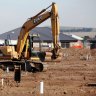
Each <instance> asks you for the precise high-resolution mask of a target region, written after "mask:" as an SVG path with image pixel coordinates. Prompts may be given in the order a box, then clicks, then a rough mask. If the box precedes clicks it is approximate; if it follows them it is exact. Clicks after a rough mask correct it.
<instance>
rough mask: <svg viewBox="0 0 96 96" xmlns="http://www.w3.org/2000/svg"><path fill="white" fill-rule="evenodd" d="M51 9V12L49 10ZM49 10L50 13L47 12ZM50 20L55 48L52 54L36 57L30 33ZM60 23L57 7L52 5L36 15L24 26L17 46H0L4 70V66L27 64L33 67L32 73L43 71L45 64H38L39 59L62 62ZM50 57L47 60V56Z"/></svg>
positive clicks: (40, 53)
mask: <svg viewBox="0 0 96 96" xmlns="http://www.w3.org/2000/svg"><path fill="white" fill-rule="evenodd" d="M50 7H51V10H48V9H49V8H50ZM47 10H48V11H47ZM48 18H50V19H51V27H52V38H53V46H54V48H53V49H52V50H51V51H50V52H37V53H36V54H37V57H34V56H33V55H32V54H33V49H32V42H31V41H32V38H33V37H30V35H29V33H30V30H32V29H33V28H35V27H36V26H37V25H39V24H41V23H42V22H44V21H46V20H47V19H48ZM58 38H59V21H58V10H57V5H56V4H55V3H52V5H50V6H49V7H47V8H46V9H43V10H42V11H41V12H39V13H38V14H36V15H35V16H33V17H31V18H29V19H28V20H27V21H26V22H25V23H24V24H23V26H22V28H21V30H20V34H19V37H18V41H17V45H16V47H15V46H10V45H8V44H5V45H3V46H0V65H1V67H2V68H3V67H4V66H6V67H7V66H12V65H13V66H15V67H16V65H17V67H18V65H20V66H22V65H24V64H26V66H27V65H29V66H31V69H30V70H32V71H34V70H37V71H42V70H43V63H42V62H36V61H35V60H37V59H38V58H39V60H41V61H43V62H44V61H56V60H57V59H58V60H57V61H60V59H59V58H60V57H61V55H60V54H59V48H60V47H59V39H58ZM47 55H48V56H49V58H50V60H48V58H47V59H46V56H47ZM32 56H33V57H32ZM17 67H16V68H17ZM17 69H18V68H17ZM21 69H22V68H21Z"/></svg>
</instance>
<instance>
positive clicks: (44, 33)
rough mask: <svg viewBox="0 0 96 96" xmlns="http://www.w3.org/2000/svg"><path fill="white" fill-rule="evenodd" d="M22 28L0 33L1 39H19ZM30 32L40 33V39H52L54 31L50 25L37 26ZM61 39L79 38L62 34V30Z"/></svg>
mask: <svg viewBox="0 0 96 96" xmlns="http://www.w3.org/2000/svg"><path fill="white" fill-rule="evenodd" d="M20 30H21V28H16V29H14V30H11V31H8V32H6V33H3V34H1V35H0V39H2V40H5V39H11V40H17V39H18V36H19V34H20ZM30 34H40V40H41V41H49V42H50V41H52V31H51V28H50V27H36V28H34V29H32V30H31V31H30ZM59 39H60V41H61V42H73V41H74V42H76V41H77V39H75V38H73V37H71V36H68V35H65V34H62V32H60V35H59Z"/></svg>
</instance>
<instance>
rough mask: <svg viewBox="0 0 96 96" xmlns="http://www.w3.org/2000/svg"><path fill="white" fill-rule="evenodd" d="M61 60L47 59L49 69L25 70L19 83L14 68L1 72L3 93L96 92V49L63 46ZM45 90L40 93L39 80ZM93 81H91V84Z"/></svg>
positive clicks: (79, 95) (86, 95)
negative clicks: (37, 71)
mask: <svg viewBox="0 0 96 96" xmlns="http://www.w3.org/2000/svg"><path fill="white" fill-rule="evenodd" d="M61 52H62V53H63V58H62V60H61V62H58V63H56V62H48V63H46V64H47V65H48V69H47V71H44V72H40V73H31V72H30V73H29V72H22V78H21V82H20V84H19V86H18V87H17V84H16V82H15V81H14V74H13V72H9V73H6V72H2V73H3V75H1V76H0V79H1V78H2V77H4V86H3V87H2V83H1V80H0V96H96V50H89V49H71V48H70V49H62V50H61ZM41 81H43V82H44V94H41V95H40V82H41ZM91 83H92V84H93V85H91V86H90V85H88V84H91Z"/></svg>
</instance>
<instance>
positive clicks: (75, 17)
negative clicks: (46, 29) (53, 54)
mask: <svg viewBox="0 0 96 96" xmlns="http://www.w3.org/2000/svg"><path fill="white" fill-rule="evenodd" d="M52 2H56V3H57V5H58V11H59V19H60V25H61V26H72V27H95V28H96V0H0V33H4V32H7V31H10V30H12V29H15V28H18V27H21V26H22V25H23V23H24V22H25V21H26V20H27V19H28V18H30V17H32V16H34V15H36V14H37V13H38V12H40V11H41V10H42V9H44V8H46V7H47V6H49V5H50V4H51V3H52ZM39 26H50V20H48V21H46V22H45V23H42V24H41V25H39Z"/></svg>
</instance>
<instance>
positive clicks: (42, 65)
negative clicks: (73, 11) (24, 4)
mask: <svg viewBox="0 0 96 96" xmlns="http://www.w3.org/2000/svg"><path fill="white" fill-rule="evenodd" d="M47 19H50V21H51V28H50V32H51V33H50V34H51V35H49V37H48V36H46V34H48V33H46V34H45V37H43V36H41V37H42V38H43V39H44V40H45V41H43V39H42V41H43V44H45V45H46V42H47V45H46V48H45V45H42V44H41V42H40V39H38V38H39V37H40V35H39V34H33V33H32V34H31V33H30V31H31V30H33V29H34V28H35V27H37V26H38V25H39V24H41V23H43V22H44V21H46V20H47ZM47 29H48V28H47ZM83 30H85V29H84V28H83ZM88 30H89V29H88ZM88 30H87V31H88ZM90 30H92V29H90ZM90 30H89V31H90ZM80 31H81V30H80ZM13 33H14V32H13ZM37 33H38V32H37ZM64 36H65V39H66V40H65V39H64ZM74 36H75V35H74ZM74 36H73V37H74ZM9 37H10V36H9ZM66 37H67V38H66ZM69 37H70V36H67V35H64V33H61V32H60V25H59V14H58V7H57V4H56V3H54V2H53V3H52V4H51V5H49V6H48V7H47V8H45V9H43V10H41V11H40V12H39V13H37V14H36V15H34V16H33V17H30V18H28V20H27V21H25V23H24V24H23V25H22V27H21V28H20V31H19V33H18V40H17V43H16V44H10V38H9V39H8V38H7V39H5V40H4V43H3V44H0V96H95V95H96V70H95V69H96V64H95V63H96V49H95V47H96V40H95V39H89V38H88V41H87V43H86V44H87V45H86V46H85V41H86V40H85V41H84V39H85V38H80V37H76V36H75V39H74V38H73V37H70V38H69ZM77 38H78V39H77ZM34 40H35V41H34ZM64 40H65V41H64ZM37 42H39V43H38V47H36V46H35V47H34V45H36V44H37ZM74 42H75V43H74ZM48 44H49V45H48Z"/></svg>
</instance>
